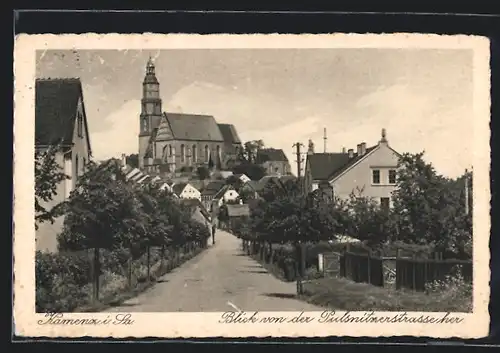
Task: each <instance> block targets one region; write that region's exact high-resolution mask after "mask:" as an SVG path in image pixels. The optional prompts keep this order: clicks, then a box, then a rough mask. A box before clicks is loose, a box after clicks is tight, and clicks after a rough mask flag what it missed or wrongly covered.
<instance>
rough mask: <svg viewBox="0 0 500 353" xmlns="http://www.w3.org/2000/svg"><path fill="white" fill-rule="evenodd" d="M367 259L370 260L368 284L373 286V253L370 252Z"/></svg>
mask: <svg viewBox="0 0 500 353" xmlns="http://www.w3.org/2000/svg"><path fill="white" fill-rule="evenodd" d="M367 259H368V283H369V284H372V269H371V262H372V260H371V251H368V256H367Z"/></svg>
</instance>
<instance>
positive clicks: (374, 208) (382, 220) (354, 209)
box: [346, 190, 392, 248]
mask: <svg viewBox="0 0 500 353" xmlns="http://www.w3.org/2000/svg"><path fill="white" fill-rule="evenodd" d="M356 191H357V192H355V191H353V192H352V193H351V195H350V197H349V200H348V202H347V205H346V206H347V208H348V210H349V217H348V226H347V227H346V228H347V230H348V233H349V234H350V235H352V236H353V237H355V238H357V239H359V240H361V241H363V242H364V243H365V244H366V245H367V246H369V247H372V248H376V247H377V246H379V245H381V244H383V243H384V242H386V241H387V240H389V238H390V237H391V235H392V217H391V214H390V213H389V212H386V211H385V210H384V209H382V208H381V207H380V205H379V204H378V203H377V202H376V201H375V199H373V198H371V197H366V196H364V195H363V190H356Z"/></svg>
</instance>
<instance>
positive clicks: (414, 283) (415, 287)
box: [412, 254, 417, 291]
mask: <svg viewBox="0 0 500 353" xmlns="http://www.w3.org/2000/svg"><path fill="white" fill-rule="evenodd" d="M416 265H417V262H416V256H415V254H413V264H412V275H413V278H412V282H413V283H412V287H413V291H416V290H417V282H416V273H415V272H416V269H417V266H416Z"/></svg>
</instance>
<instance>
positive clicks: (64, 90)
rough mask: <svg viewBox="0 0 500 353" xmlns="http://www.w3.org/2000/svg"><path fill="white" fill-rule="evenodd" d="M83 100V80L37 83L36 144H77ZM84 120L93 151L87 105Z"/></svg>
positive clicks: (41, 80) (53, 80)
mask: <svg viewBox="0 0 500 353" xmlns="http://www.w3.org/2000/svg"><path fill="white" fill-rule="evenodd" d="M82 97H83V93H82V83H81V81H80V79H79V78H59V79H52V78H50V79H37V80H36V82H35V144H36V145H55V144H58V143H62V144H64V145H71V144H72V143H73V131H74V127H75V122H76V112H77V108H78V100H79V99H80V98H82ZM82 108H83V119H84V124H83V125H84V128H85V134H86V136H87V143H88V146H89V149H90V140H89V133H88V126H87V121H86V115H85V106H84V105H83V98H82Z"/></svg>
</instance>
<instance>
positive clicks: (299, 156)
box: [292, 142, 304, 179]
mask: <svg viewBox="0 0 500 353" xmlns="http://www.w3.org/2000/svg"><path fill="white" fill-rule="evenodd" d="M292 147H295V155H296V156H297V161H296V162H297V178H299V179H300V174H301V172H302V162H303V159H302V152H301V151H300V148H301V147H304V145H303V144H302V143H300V142H296V143H294V144H293V146H292Z"/></svg>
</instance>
